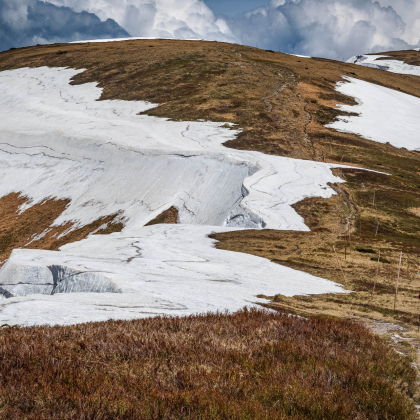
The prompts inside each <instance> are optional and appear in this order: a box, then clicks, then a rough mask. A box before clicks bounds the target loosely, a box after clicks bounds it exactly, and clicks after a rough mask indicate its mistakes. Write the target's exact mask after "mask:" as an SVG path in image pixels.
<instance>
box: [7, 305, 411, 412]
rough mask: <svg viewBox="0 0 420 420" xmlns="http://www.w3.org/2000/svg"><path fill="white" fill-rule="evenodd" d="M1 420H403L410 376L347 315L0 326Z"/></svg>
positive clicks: (247, 314)
mask: <svg viewBox="0 0 420 420" xmlns="http://www.w3.org/2000/svg"><path fill="white" fill-rule="evenodd" d="M0 375H1V377H2V382H1V385H0V413H1V417H2V418H7V419H23V418H25V419H37V420H41V419H55V420H57V419H69V418H74V419H116V418H118V419H238V420H239V419H240V420H243V419H311V420H313V419H348V418H353V419H354V418H357V419H401V420H403V419H404V420H408V419H415V418H417V417H416V414H415V409H414V405H413V403H412V401H411V399H410V397H411V396H412V395H413V393H414V392H415V389H416V385H415V381H416V373H415V371H414V369H413V368H412V367H411V366H410V365H409V363H408V361H407V360H406V359H405V358H403V357H401V356H400V355H398V354H397V353H395V352H394V351H393V350H392V349H391V348H389V347H388V346H387V345H386V344H385V343H384V342H382V340H381V339H379V337H378V336H374V335H373V334H371V333H370V332H368V331H367V330H366V329H365V328H364V327H361V326H360V325H357V324H355V323H352V322H348V321H337V320H336V321H334V320H331V319H328V318H316V317H312V318H310V319H303V318H297V317H289V316H287V314H281V313H274V312H270V313H268V312H262V311H243V312H239V313H236V314H234V315H222V314H210V315H203V316H196V317H193V316H191V317H188V318H154V319H146V320H140V321H130V322H107V323H99V324H86V325H78V326H75V327H56V328H51V327H45V328H42V327H38V328H5V329H3V330H2V331H1V334H0Z"/></svg>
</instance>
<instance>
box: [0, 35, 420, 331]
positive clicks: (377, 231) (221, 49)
mask: <svg viewBox="0 0 420 420" xmlns="http://www.w3.org/2000/svg"><path fill="white" fill-rule="evenodd" d="M389 55H393V56H395V57H396V58H401V59H403V58H404V60H406V61H407V62H409V63H416V60H417V59H418V57H419V56H420V53H419V52H417V51H408V52H395V53H390V54H389ZM45 65H47V66H69V67H73V68H85V69H87V70H86V71H85V72H83V73H81V74H79V75H77V76H76V77H75V78H74V81H73V83H75V84H80V83H86V82H98V84H99V86H100V87H102V88H103V94H102V99H124V100H149V101H151V102H158V103H160V106H159V107H157V108H154V109H152V110H150V111H148V113H149V114H151V115H156V116H160V117H169V118H172V119H187V120H194V119H209V120H214V121H229V122H234V123H236V124H238V126H239V127H240V128H241V129H242V133H241V134H240V135H239V136H238V138H237V139H236V140H234V141H230V142H228V143H227V144H226V145H227V146H228V147H234V148H239V149H251V150H258V151H261V152H264V153H270V154H278V155H283V156H290V157H294V158H304V159H314V160H319V161H326V162H341V163H347V164H350V165H353V166H355V167H357V166H359V167H364V168H370V169H379V170H381V171H383V172H386V173H389V174H391V175H392V176H385V175H380V174H372V173H369V172H366V171H360V170H356V169H355V170H341V171H337V173H338V174H339V175H340V176H342V178H343V179H344V180H345V181H346V183H345V184H342V185H336V186H333V188H335V189H336V191H337V193H338V196H335V197H333V198H331V199H329V200H321V199H310V200H305V201H303V202H301V203H298V204H296V206H295V208H296V210H297V211H298V212H299V213H300V214H301V215H302V216H303V217H304V219H305V221H306V223H307V224H308V226H310V227H311V229H312V233H305V234H297V233H295V232H275V231H262V232H254V233H253V232H239V233H238V232H234V233H231V234H224V235H218V236H216V238H217V239H219V240H220V241H221V242H220V243H219V245H218V246H219V247H221V248H224V249H230V250H235V251H240V252H249V253H252V254H256V255H261V256H264V257H267V258H270V259H272V260H273V261H275V262H278V263H281V264H286V265H289V266H292V267H294V268H297V269H300V270H303V271H307V272H310V273H315V274H317V275H320V276H322V277H325V278H329V279H331V280H335V281H339V282H342V283H347V285H348V287H349V288H350V289H351V290H357V291H359V292H360V299H359V301H358V303H359V304H361V305H366V304H368V306H369V307H370V306H372V308H377V307H382V308H383V309H384V310H385V312H386V313H387V314H388V315H390V316H391V318H392V317H393V316H394V315H395V317H399V318H400V319H404V320H405V321H407V322H409V323H412V324H413V323H415V321H416V319H417V309H418V308H417V300H416V298H417V294H418V291H419V290H420V281H419V280H420V278H419V277H418V276H417V273H418V272H419V270H420V267H419V265H418V256H419V253H420V247H419V232H420V217H419V212H418V211H417V210H416V209H419V208H420V172H419V171H418V167H419V163H420V155H419V153H418V152H410V151H407V150H405V149H397V148H395V147H392V146H391V145H389V144H378V143H375V142H372V141H369V140H365V139H363V138H361V137H360V136H357V135H352V134H344V133H338V132H336V131H334V130H331V129H327V128H325V127H324V126H325V125H326V124H327V123H329V122H331V121H333V120H334V119H335V118H336V116H337V115H339V114H342V112H341V111H338V110H337V108H336V104H337V103H347V104H352V103H354V100H353V99H352V98H349V97H346V96H344V95H341V94H339V93H337V92H336V91H335V90H334V87H335V84H336V82H337V81H339V80H342V76H343V75H347V76H352V77H356V78H360V79H363V80H366V81H369V82H372V83H376V84H379V85H382V86H386V87H388V88H391V89H395V90H399V91H401V92H405V93H409V94H411V95H414V96H417V97H420V78H419V77H416V76H407V75H398V74H394V73H389V72H384V71H380V70H375V69H371V68H366V67H361V66H357V65H352V64H346V63H341V62H336V61H331V60H324V59H317V58H314V59H305V58H300V57H295V56H290V55H285V54H281V53H274V52H272V51H263V50H258V49H256V48H251V47H244V46H239V45H231V44H223V43H215V42H192V41H171V40H136V41H126V42H115V43H112V42H111V43H89V44H71V45H49V46H38V47H31V48H22V49H19V50H12V51H8V52H4V53H1V54H0V70H7V69H13V68H19V67H24V66H28V67H36V66H45ZM111 216H112V215H110V217H111ZM111 231H112V229H111ZM348 231H350V232H348ZM105 232H106V231H105ZM348 233H350V238H349V235H348ZM346 238H349V239H350V242H349V243H348V244H347V245H345V242H344V240H345V239H346ZM75 239H76V238H71V237H64V238H62V242H61V244H63V243H65V242H66V241H71V240H75ZM280 242H281V244H280ZM333 245H334V246H335V247H336V248H337V249H338V252H339V261H340V263H338V262H337V261H336V259H335V257H334V254H333V251H332V246H333ZM37 246H38V245H37ZM40 246H43V245H42V244H41V245H40ZM48 246H51V245H48ZM345 247H347V249H348V251H349V252H348V253H347V254H349V255H347V258H346V259H344V255H343V254H344V249H345ZM357 247H359V248H360V247H361V248H363V247H368V248H371V249H372V250H373V252H375V253H377V252H378V251H379V250H381V252H382V255H383V256H384V257H385V259H387V260H388V262H390V263H391V264H389V265H386V264H381V269H380V275H379V282H380V286H379V288H378V294H377V295H376V296H375V300H374V301H373V303H372V305H371V303H370V302H371V301H370V300H369V301H368V302H367V301H366V298H367V296H368V294H369V291H370V290H371V289H372V286H373V281H374V277H375V272H376V271H375V270H376V267H375V263H374V261H372V260H371V258H373V259H375V258H376V257H375V256H374V255H373V254H372V256H369V255H366V254H361V253H358V252H357V251H356V250H355V248H357ZM401 250H403V252H404V260H403V262H404V264H403V273H402V274H403V278H402V283H403V293H406V296H405V297H403V296H404V295H402V296H401V299H402V301H401V302H399V310H400V311H402V312H403V316H402V318H401V316H400V315H398V314H397V312H395V313H393V312H392V310H393V309H392V308H393V301H392V296H391V294H392V292H393V287H392V284H393V282H394V280H395V277H396V267H395V264H396V261H397V260H398V255H399V252H400V251H401ZM9 252H10V247H9ZM375 255H376V254H375ZM374 257H375V258H374ZM340 264H341V266H342V268H343V270H344V272H345V278H344V277H343V275H342V274H341V270H340V268H339V266H340ZM357 296H359V295H357ZM326 298H327V299H331V298H333V299H334V297H326ZM378 299H379V300H378ZM312 306H313V305H312ZM315 306H316V305H315ZM319 306H321V305H319ZM345 306H346V307H347V309H348V311H346V316H349V317H353V316H354V315H355V312H354V311H353V308H354V307H355V305H354V302H352V303H351V305H350V306H349V305H347V304H346V305H345ZM369 310H370V309H369V308H368V309H366V307H365V306H363V312H366V311H369ZM356 312H357V314H358V315H360V312H359V311H356ZM378 314H379V313H378V312H377V311H376V309H375V313H374V315H375V316H377V315H378ZM381 314H382V313H381ZM381 314H380V315H381ZM382 315H383V314H382Z"/></svg>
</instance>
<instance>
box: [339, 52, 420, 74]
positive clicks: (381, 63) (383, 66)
mask: <svg viewBox="0 0 420 420" xmlns="http://www.w3.org/2000/svg"><path fill="white" fill-rule="evenodd" d="M386 58H389V60H386ZM384 59H385V60H384ZM347 63H353V64H358V65H359V66H364V67H371V68H374V69H379V70H386V71H390V72H391V73H400V74H411V75H414V76H420V66H413V65H411V64H406V63H404V62H403V61H400V60H395V59H393V58H392V57H389V56H387V55H356V56H354V57H351V58H349V59H348V60H347Z"/></svg>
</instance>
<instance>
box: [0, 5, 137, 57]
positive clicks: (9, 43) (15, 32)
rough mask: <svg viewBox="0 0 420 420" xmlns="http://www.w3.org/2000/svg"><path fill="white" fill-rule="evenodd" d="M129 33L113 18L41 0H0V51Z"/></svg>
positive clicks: (119, 35) (120, 35) (115, 36)
mask: <svg viewBox="0 0 420 420" xmlns="http://www.w3.org/2000/svg"><path fill="white" fill-rule="evenodd" d="M124 36H129V34H128V32H127V31H126V30H125V29H123V28H121V27H120V26H119V25H118V24H117V23H116V22H115V21H114V20H112V19H108V20H106V21H101V20H100V19H99V18H98V16H96V15H95V14H93V13H88V12H86V11H82V12H80V13H77V12H75V11H74V10H72V9H71V8H68V7H57V6H56V5H53V4H51V3H46V2H42V1H38V0H13V1H8V0H0V51H3V50H6V49H9V48H13V47H24V46H29V45H35V44H46V43H55V42H69V41H77V40H81V39H86V38H120V37H124Z"/></svg>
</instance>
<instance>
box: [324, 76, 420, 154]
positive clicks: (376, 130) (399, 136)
mask: <svg viewBox="0 0 420 420" xmlns="http://www.w3.org/2000/svg"><path fill="white" fill-rule="evenodd" d="M343 78H344V79H345V81H344V82H341V83H338V84H337V87H336V89H337V91H339V92H340V93H343V94H344V95H348V96H352V97H353V98H355V99H356V101H357V102H358V104H357V105H355V106H352V105H340V109H341V110H343V111H345V112H351V113H357V114H359V115H358V116H340V117H339V118H338V120H337V121H335V122H333V123H331V124H329V125H328V127H330V128H334V129H336V130H338V131H342V132H345V133H354V134H359V135H360V136H362V137H364V138H366V139H369V140H373V141H377V142H379V143H390V144H392V145H393V146H395V147H405V148H406V149H408V150H420V137H419V132H420V98H417V97H415V96H411V95H407V94H405V93H402V92H398V91H396V90H393V89H388V88H385V87H383V86H378V85H375V84H372V83H368V82H365V81H363V80H359V79H354V78H352V77H347V76H344V77H343Z"/></svg>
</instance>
